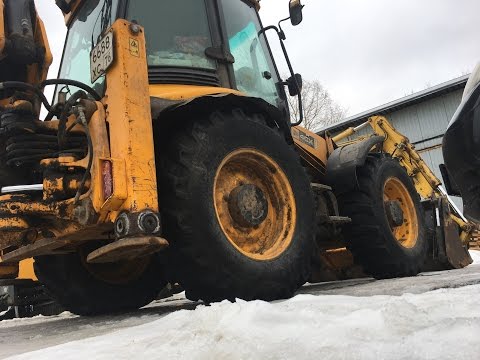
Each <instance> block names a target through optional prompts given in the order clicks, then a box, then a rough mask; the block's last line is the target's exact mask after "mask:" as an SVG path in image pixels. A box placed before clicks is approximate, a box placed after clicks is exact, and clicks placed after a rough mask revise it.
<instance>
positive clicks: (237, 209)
mask: <svg viewBox="0 0 480 360" xmlns="http://www.w3.org/2000/svg"><path fill="white" fill-rule="evenodd" d="M228 209H229V212H230V215H231V216H232V218H233V220H235V222H237V223H238V224H239V225H240V226H242V227H247V228H248V227H255V226H258V225H260V224H261V223H262V222H263V221H264V220H265V219H266V217H267V214H268V202H267V199H266V197H265V194H264V193H263V191H262V190H261V189H260V188H259V187H258V186H255V185H252V184H247V185H240V186H237V187H236V188H235V189H233V191H232V192H231V193H230V196H229V197H228Z"/></svg>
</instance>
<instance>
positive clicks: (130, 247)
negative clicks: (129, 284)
mask: <svg viewBox="0 0 480 360" xmlns="http://www.w3.org/2000/svg"><path fill="white" fill-rule="evenodd" d="M168 245H169V244H168V241H167V240H165V239H164V238H161V237H156V236H146V237H136V238H126V239H121V240H117V241H115V242H113V243H110V244H108V245H105V246H102V247H101V248H98V249H97V250H94V251H92V252H91V253H90V254H88V256H87V262H89V263H109V262H116V261H120V260H131V259H136V258H139V257H142V256H147V255H150V254H153V253H156V252H157V251H160V250H163V249H165V248H166V247H168Z"/></svg>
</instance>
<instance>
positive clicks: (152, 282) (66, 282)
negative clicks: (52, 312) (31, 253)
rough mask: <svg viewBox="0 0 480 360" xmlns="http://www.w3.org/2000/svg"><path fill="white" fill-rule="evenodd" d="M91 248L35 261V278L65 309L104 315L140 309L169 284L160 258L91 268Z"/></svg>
mask: <svg viewBox="0 0 480 360" xmlns="http://www.w3.org/2000/svg"><path fill="white" fill-rule="evenodd" d="M93 249H94V248H92V247H90V246H88V247H84V248H81V249H80V250H79V251H78V252H76V253H72V254H65V255H48V256H39V257H36V258H35V264H34V267H35V274H36V275H37V277H38V279H39V280H40V281H41V282H42V283H43V284H45V285H46V286H47V289H48V290H49V291H50V293H51V295H52V296H53V297H54V298H55V299H56V300H57V301H58V303H59V304H61V305H62V306H63V307H64V308H65V309H67V310H69V311H71V312H73V313H75V314H78V315H100V314H109V313H116V312H121V311H129V310H135V309H138V308H140V307H142V306H144V305H147V304H148V303H150V302H151V301H153V300H154V299H155V298H156V296H157V294H158V293H159V292H160V290H162V289H163V288H164V287H165V285H166V284H167V281H166V280H165V278H164V268H163V265H162V264H161V262H160V260H159V258H158V257H157V256H156V255H152V256H150V257H149V258H141V259H138V260H132V261H123V262H118V263H109V264H87V263H86V261H85V259H86V255H87V254H88V252H89V251H92V250H93Z"/></svg>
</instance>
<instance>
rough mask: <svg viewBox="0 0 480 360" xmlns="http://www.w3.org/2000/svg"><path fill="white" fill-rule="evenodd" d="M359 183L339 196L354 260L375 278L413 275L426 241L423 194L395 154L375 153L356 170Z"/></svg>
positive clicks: (417, 269)
mask: <svg viewBox="0 0 480 360" xmlns="http://www.w3.org/2000/svg"><path fill="white" fill-rule="evenodd" d="M357 178H358V183H359V189H357V190H354V191H351V192H347V193H344V194H341V195H340V196H339V197H338V205H339V209H340V213H341V214H342V215H344V216H348V217H350V218H351V219H352V222H351V223H350V224H347V225H346V226H345V227H344V234H345V241H346V242H347V247H348V248H349V250H350V251H351V252H352V253H353V256H354V259H355V262H356V263H357V264H359V265H361V266H362V267H363V269H364V271H365V272H366V273H367V274H369V275H372V276H374V277H375V278H380V279H381V278H392V277H402V276H414V275H416V274H418V273H419V272H420V269H421V268H422V266H423V264H424V262H425V258H426V251H427V246H428V241H427V236H426V226H425V218H424V212H423V208H422V205H421V203H420V197H419V195H418V193H417V192H416V190H415V186H414V185H413V182H412V180H411V179H410V178H409V177H408V175H407V173H406V171H405V170H404V169H403V168H402V166H401V165H400V164H399V163H398V161H396V160H394V159H392V158H391V157H388V156H385V155H380V154H371V155H369V156H368V157H367V159H366V162H365V165H364V166H363V167H361V168H359V169H358V170H357Z"/></svg>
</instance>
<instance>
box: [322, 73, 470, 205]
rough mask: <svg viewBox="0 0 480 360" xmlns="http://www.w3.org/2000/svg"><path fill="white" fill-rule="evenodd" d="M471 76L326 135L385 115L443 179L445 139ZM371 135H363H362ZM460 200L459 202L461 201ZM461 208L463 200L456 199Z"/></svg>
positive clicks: (336, 127)
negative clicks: (444, 135)
mask: <svg viewBox="0 0 480 360" xmlns="http://www.w3.org/2000/svg"><path fill="white" fill-rule="evenodd" d="M467 80H468V75H466V76H462V77H459V78H456V79H453V80H451V81H448V82H445V83H442V84H440V85H437V86H434V87H431V88H429V89H426V90H423V91H420V92H417V93H414V94H412V95H409V96H406V97H404V98H401V99H398V100H395V101H392V102H390V103H388V104H385V105H382V106H379V107H376V108H374V109H371V110H368V111H365V112H362V113H360V114H358V115H354V116H351V117H349V118H347V119H345V120H343V121H341V122H339V123H337V124H334V125H331V126H329V127H327V128H325V129H322V131H325V130H328V131H329V132H330V133H333V134H336V133H338V132H340V131H342V130H344V129H346V128H348V127H351V126H356V125H359V124H361V123H363V122H365V121H366V120H367V119H368V118H369V117H370V116H373V115H384V116H386V117H387V118H388V119H389V121H390V122H391V123H392V124H393V126H394V127H395V128H396V129H397V130H398V131H400V132H401V133H402V134H403V135H405V136H407V137H408V138H409V139H410V141H411V142H412V143H413V144H414V145H415V147H416V149H417V151H418V152H419V153H420V154H421V156H422V158H423V159H424V161H425V162H426V163H427V165H428V166H429V167H430V168H431V169H432V170H433V172H434V173H435V174H436V175H437V177H438V178H439V179H442V177H441V174H440V170H439V167H438V165H439V164H442V163H443V156H442V137H443V134H444V133H445V130H446V128H447V125H448V123H449V122H450V120H451V118H452V116H453V114H454V113H455V111H456V110H457V107H458V105H460V102H461V99H462V94H463V89H464V88H465V85H466V83H467ZM366 132H368V128H367V130H366V131H361V132H359V134H362V133H366ZM457 200H458V201H457ZM455 202H456V203H457V204H458V205H461V199H460V198H458V199H455Z"/></svg>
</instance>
